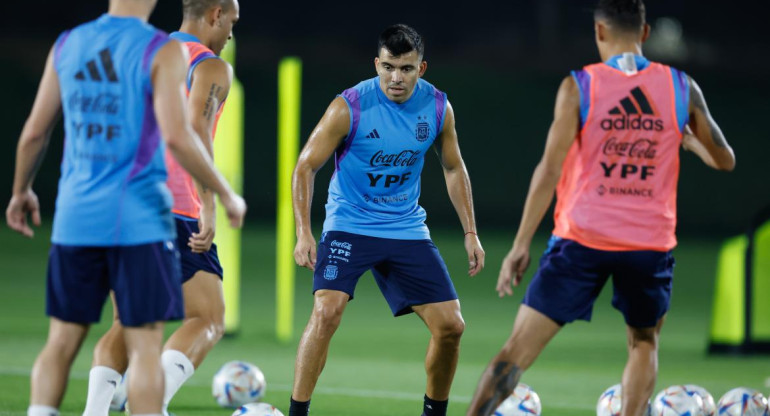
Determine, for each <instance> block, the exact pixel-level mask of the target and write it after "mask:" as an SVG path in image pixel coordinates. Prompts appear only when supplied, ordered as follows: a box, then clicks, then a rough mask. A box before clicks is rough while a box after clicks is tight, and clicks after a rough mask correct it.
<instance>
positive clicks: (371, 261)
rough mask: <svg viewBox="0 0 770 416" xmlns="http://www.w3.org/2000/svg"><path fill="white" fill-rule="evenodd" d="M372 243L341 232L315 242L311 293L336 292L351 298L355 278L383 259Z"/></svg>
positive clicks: (360, 236)
mask: <svg viewBox="0 0 770 416" xmlns="http://www.w3.org/2000/svg"><path fill="white" fill-rule="evenodd" d="M376 240H378V239H375V238H374V237H368V236H363V235H358V234H351V233H346V232H341V231H329V232H326V233H324V234H323V236H322V237H321V241H319V242H318V256H317V260H316V265H315V272H314V273H313V293H315V292H317V291H319V290H336V291H339V292H344V293H346V294H347V295H348V297H349V298H350V299H353V295H354V293H355V289H356V284H358V279H360V278H361V275H363V274H364V273H365V272H366V271H367V270H369V269H371V268H372V266H374V265H375V264H377V263H378V262H379V261H381V259H382V257H383V252H381V251H379V250H378V247H377V244H376V242H375V241H376Z"/></svg>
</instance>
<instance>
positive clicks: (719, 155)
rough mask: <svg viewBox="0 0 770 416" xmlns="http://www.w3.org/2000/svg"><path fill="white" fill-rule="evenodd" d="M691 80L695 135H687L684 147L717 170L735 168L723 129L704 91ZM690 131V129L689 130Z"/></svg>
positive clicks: (691, 111) (692, 118)
mask: <svg viewBox="0 0 770 416" xmlns="http://www.w3.org/2000/svg"><path fill="white" fill-rule="evenodd" d="M688 80H689V82H690V108H689V111H690V124H689V126H688V127H689V128H691V129H692V133H693V134H694V136H693V135H689V136H685V138H684V142H683V144H682V145H683V147H684V148H685V150H690V151H692V152H693V153H695V154H696V155H698V157H700V158H701V160H703V162H704V163H706V165H708V166H709V167H712V168H714V169H717V170H725V171H732V170H733V169H735V154H734V153H733V149H732V148H731V147H730V145H729V144H727V140H725V136H724V135H723V134H722V130H721V129H720V128H719V126H718V125H717V123H716V121H714V118H712V117H711V113H710V112H709V109H708V106H706V100H705V98H703V91H701V89H700V86H698V84H697V83H696V82H695V80H693V79H692V78H690V77H688ZM688 131H689V130H688Z"/></svg>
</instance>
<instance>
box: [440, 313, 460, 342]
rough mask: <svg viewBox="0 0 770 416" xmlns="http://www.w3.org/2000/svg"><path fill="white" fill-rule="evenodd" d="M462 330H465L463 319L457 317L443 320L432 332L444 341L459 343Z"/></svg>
mask: <svg viewBox="0 0 770 416" xmlns="http://www.w3.org/2000/svg"><path fill="white" fill-rule="evenodd" d="M463 332H465V321H463V319H462V318H460V317H458V318H457V319H452V320H450V321H447V322H443V323H442V324H441V325H440V326H439V327H438V328H437V330H436V331H435V332H434V333H435V334H436V336H437V337H438V338H439V339H441V340H442V341H444V342H449V343H459V342H460V338H461V337H462V336H463Z"/></svg>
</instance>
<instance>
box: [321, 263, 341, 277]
mask: <svg viewBox="0 0 770 416" xmlns="http://www.w3.org/2000/svg"><path fill="white" fill-rule="evenodd" d="M337 270H338V269H337V266H333V265H331V264H329V265H327V266H326V268H325V269H324V279H326V280H334V279H336V278H337Z"/></svg>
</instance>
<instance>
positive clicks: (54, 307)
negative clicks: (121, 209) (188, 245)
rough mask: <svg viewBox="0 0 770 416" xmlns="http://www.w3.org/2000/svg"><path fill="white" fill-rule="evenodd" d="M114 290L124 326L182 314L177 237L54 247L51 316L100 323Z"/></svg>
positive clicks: (49, 291) (50, 276)
mask: <svg viewBox="0 0 770 416" xmlns="http://www.w3.org/2000/svg"><path fill="white" fill-rule="evenodd" d="M110 290H113V291H114V292H115V301H116V304H117V308H118V315H119V316H120V322H121V323H122V324H123V325H124V326H129V327H131V326H141V325H144V324H148V323H152V322H158V321H170V320H177V319H182V318H183V317H184V303H183V300H182V282H181V278H180V271H179V252H178V251H177V249H176V247H175V246H174V242H173V241H165V242H157V243H151V244H141V245H136V246H112V247H82V246H66V245H59V244H54V245H53V246H52V247H51V251H50V254H49V257H48V283H47V296H46V313H47V314H48V315H49V316H52V317H55V318H58V319H61V320H62V321H66V322H76V323H83V324H88V323H94V322H99V318H100V317H101V313H102V307H103V306H104V302H105V300H106V299H107V296H108V295H109V292H110Z"/></svg>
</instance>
